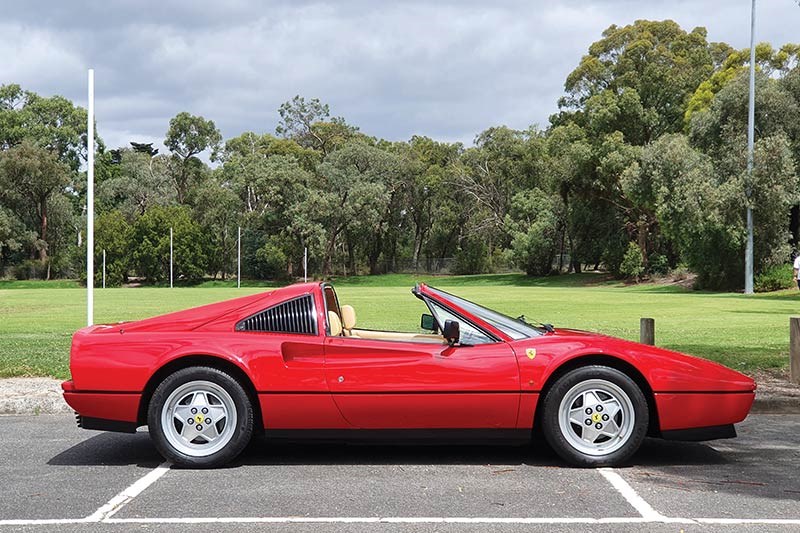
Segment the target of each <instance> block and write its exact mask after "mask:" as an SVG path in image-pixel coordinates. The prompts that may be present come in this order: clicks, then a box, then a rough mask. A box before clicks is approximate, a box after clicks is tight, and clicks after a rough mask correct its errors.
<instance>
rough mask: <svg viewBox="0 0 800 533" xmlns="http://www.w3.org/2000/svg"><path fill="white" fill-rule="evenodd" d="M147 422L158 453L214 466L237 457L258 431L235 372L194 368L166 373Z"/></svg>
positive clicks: (189, 463) (182, 461) (179, 461)
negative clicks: (254, 430)
mask: <svg viewBox="0 0 800 533" xmlns="http://www.w3.org/2000/svg"><path fill="white" fill-rule="evenodd" d="M147 422H148V426H149V429H150V436H151V437H152V439H153V442H154V444H155V446H156V448H157V449H158V451H159V453H161V455H163V456H164V457H165V458H166V459H167V460H169V461H171V462H173V463H174V464H176V465H180V466H186V467H194V468H211V467H215V466H221V465H224V464H225V463H227V462H229V461H231V460H232V459H234V458H235V457H236V456H237V455H239V453H241V451H242V450H243V449H244V447H245V446H247V443H248V442H249V441H250V438H251V436H252V434H253V407H252V405H251V403H250V399H249V398H248V396H247V393H246V392H245V390H244V387H242V384H241V383H239V382H238V381H237V380H236V379H235V378H234V377H233V376H231V375H229V374H227V373H226V372H223V371H222V370H219V369H216V368H211V367H189V368H184V369H181V370H178V371H177V372H175V373H173V374H170V375H169V376H167V377H166V378H165V379H164V381H162V382H161V383H160V384H159V385H158V387H156V390H155V391H154V392H153V397H152V399H151V400H150V406H149V409H148V416H147Z"/></svg>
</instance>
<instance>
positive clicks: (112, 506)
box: [86, 462, 170, 522]
mask: <svg viewBox="0 0 800 533" xmlns="http://www.w3.org/2000/svg"><path fill="white" fill-rule="evenodd" d="M169 467H170V464H169V463H167V462H164V463H161V464H160V465H158V466H157V467H156V468H155V469H153V470H151V471H150V472H148V473H147V475H145V476H143V477H142V478H140V479H139V480H138V481H136V482H135V483H134V484H133V485H131V486H130V487H128V488H127V489H125V490H123V491H122V492H120V493H119V494H117V495H116V496H114V497H113V498H111V499H110V500H108V503H106V504H105V505H103V506H102V507H100V508H99V509H98V510H96V511H95V512H94V513H92V514H91V515H89V516H87V517H86V521H87V522H101V521H103V520H106V519H108V518H111V517H112V516H114V514H115V513H116V512H117V511H119V510H120V509H122V508H123V507H125V505H127V504H128V502H130V501H131V500H132V499H134V498H135V497H137V496H138V495H139V494H141V493H142V491H144V490H145V489H146V488H147V487H149V486H150V485H152V484H153V483H155V482H156V481H158V480H159V478H161V476H163V475H164V474H166V473H167V472H169Z"/></svg>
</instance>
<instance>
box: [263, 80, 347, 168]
mask: <svg viewBox="0 0 800 533" xmlns="http://www.w3.org/2000/svg"><path fill="white" fill-rule="evenodd" d="M278 114H279V115H280V116H281V120H280V122H279V123H278V126H277V127H276V128H275V132H276V133H277V134H278V135H280V136H281V137H284V138H286V139H293V140H295V141H297V143H298V144H300V145H301V146H303V147H305V148H311V149H314V150H318V151H320V152H322V155H323V156H327V155H328V154H329V153H330V152H331V151H333V150H336V149H337V148H339V147H341V146H343V145H344V144H345V143H346V142H347V141H349V140H350V139H352V138H353V137H355V136H356V133H357V132H358V128H356V127H353V126H350V125H348V124H347V123H346V122H345V120H344V119H343V118H342V117H333V118H331V116H330V114H331V112H330V108H329V107H328V104H323V103H322V102H320V101H319V99H317V98H312V99H311V100H309V101H306V99H305V98H303V97H302V96H300V95H297V96H295V97H294V98H292V99H291V100H289V101H288V102H284V103H283V104H281V107H280V108H278Z"/></svg>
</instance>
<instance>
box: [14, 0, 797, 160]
mask: <svg viewBox="0 0 800 533" xmlns="http://www.w3.org/2000/svg"><path fill="white" fill-rule="evenodd" d="M1 1H2V4H5V7H4V9H3V15H2V17H0V58H2V59H0V84H2V83H19V84H21V85H22V86H23V87H24V88H25V89H29V90H33V91H35V92H38V93H40V94H43V95H48V96H49V95H53V94H61V95H64V96H66V97H68V98H70V99H72V100H74V101H75V102H76V103H78V104H79V105H82V106H85V105H86V69H87V68H90V67H91V68H94V69H95V77H96V113H97V123H98V132H99V134H100V135H101V136H102V137H103V138H104V140H105V141H106V143H107V144H108V145H109V146H110V147H114V146H121V145H126V144H127V143H128V141H130V140H135V141H139V142H155V143H156V144H157V145H160V144H161V141H162V139H163V137H164V133H165V132H166V129H167V125H168V122H169V119H170V118H171V117H173V116H174V115H175V114H176V113H178V112H180V111H189V112H191V113H193V114H199V115H203V116H205V117H206V118H211V119H213V120H214V121H215V122H216V123H217V125H218V126H219V127H220V129H221V130H222V133H223V136H225V137H226V138H227V137H232V136H235V135H238V134H239V133H241V132H244V131H256V132H260V133H263V132H269V133H273V132H274V130H275V125H276V123H277V120H278V114H277V109H278V106H280V104H281V103H282V102H284V101H286V100H288V99H290V98H291V97H292V96H294V95H295V94H300V95H303V96H305V97H307V98H313V97H316V98H320V99H321V100H323V101H324V102H327V103H329V104H330V106H331V110H332V112H333V114H335V115H339V116H343V117H345V118H346V119H347V121H348V122H350V123H352V124H355V125H357V126H359V127H360V128H361V130H362V131H364V132H365V133H368V134H370V135H375V136H380V137H384V138H387V139H392V140H402V139H408V138H410V137H411V135H414V134H422V135H428V136H432V137H434V138H437V139H440V140H448V141H456V140H458V141H463V142H465V143H471V142H472V139H473V138H474V136H475V134H476V133H478V132H480V131H481V130H483V129H485V128H487V127H489V126H493V125H500V124H505V125H508V126H511V127H514V128H525V127H527V126H528V125H530V124H540V125H546V124H547V117H548V116H549V115H550V114H551V113H553V112H554V111H555V110H556V101H557V99H558V97H559V96H560V95H561V94H562V91H563V83H564V79H565V77H566V75H567V74H568V73H569V72H570V71H571V70H572V69H573V68H575V66H576V65H577V64H578V62H579V61H580V58H581V56H582V55H583V54H584V53H585V52H586V50H587V48H588V46H589V45H590V44H591V43H592V42H593V41H595V40H597V39H598V38H599V37H600V33H601V32H602V31H603V29H605V28H606V27H607V26H609V25H610V24H618V25H624V24H627V23H630V22H633V21H634V20H636V19H642V18H646V19H665V18H671V19H673V20H676V21H677V22H678V23H679V24H681V26H683V28H684V29H686V30H690V29H691V28H693V27H695V26H705V27H706V28H707V29H708V37H709V40H713V41H725V42H728V43H730V44H732V45H733V46H735V47H737V48H744V47H746V46H748V45H749V24H750V19H749V9H750V2H749V1H748V0H708V1H703V0H692V1H684V0H671V1H668V2H662V1H648V0H638V1H634V0H631V1H629V0H585V1H584V0H572V1H566V0H547V1H540V0H527V1H519V2H517V1H504V0H493V1H490V2H486V1H483V2H479V1H473V0H460V1H458V0H452V1H451V0H428V1H409V2H403V1H401V0H396V1H388V2H381V1H380V0H372V1H369V0H365V1H352V2H347V1H345V0H341V1H337V2H306V1H301V0H294V1H289V2H267V1H257V0H191V1H183V0H180V1H178V0H162V1H160V2H149V1H147V0H137V1H125V0H118V1H112V0H106V1H102V2H98V1H94V2H89V1H87V2H80V1H69V2H65V1H62V0H51V1H49V2H45V1H38V0H28V1H24V2H23V1H16V2H14V1H13V0H1ZM758 5H759V7H758V9H759V11H758V15H757V23H758V29H757V38H758V40H759V41H769V42H771V43H772V44H774V45H779V44H783V43H785V42H791V41H798V40H800V30H798V28H800V7H798V5H797V2H796V0H759V1H758Z"/></svg>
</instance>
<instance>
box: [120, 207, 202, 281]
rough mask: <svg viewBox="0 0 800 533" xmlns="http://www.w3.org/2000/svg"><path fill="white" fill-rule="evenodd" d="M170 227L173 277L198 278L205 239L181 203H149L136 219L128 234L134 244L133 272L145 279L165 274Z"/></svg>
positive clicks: (164, 276) (166, 271) (150, 279)
mask: <svg viewBox="0 0 800 533" xmlns="http://www.w3.org/2000/svg"><path fill="white" fill-rule="evenodd" d="M170 228H172V229H173V256H174V262H173V266H174V275H175V278H176V279H177V278H183V279H186V280H197V279H200V278H202V277H203V274H204V273H205V272H206V269H207V265H208V253H207V240H206V239H205V237H204V235H203V229H202V228H201V227H200V225H199V224H197V223H196V222H195V221H194V220H192V217H191V213H190V212H189V209H188V208H187V207H185V206H172V207H161V206H157V207H153V208H152V209H149V210H148V211H147V212H146V213H145V214H144V215H142V216H141V217H139V219H138V220H137V221H136V223H135V224H134V227H133V237H132V239H133V242H135V243H136V247H135V249H134V250H133V253H132V255H131V259H132V261H133V266H134V268H135V269H136V272H137V273H138V274H139V275H141V276H144V277H145V278H146V279H148V280H149V281H161V280H163V279H165V278H168V277H169V229H170Z"/></svg>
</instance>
